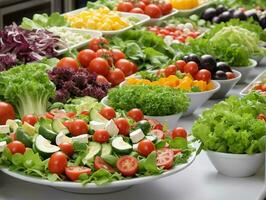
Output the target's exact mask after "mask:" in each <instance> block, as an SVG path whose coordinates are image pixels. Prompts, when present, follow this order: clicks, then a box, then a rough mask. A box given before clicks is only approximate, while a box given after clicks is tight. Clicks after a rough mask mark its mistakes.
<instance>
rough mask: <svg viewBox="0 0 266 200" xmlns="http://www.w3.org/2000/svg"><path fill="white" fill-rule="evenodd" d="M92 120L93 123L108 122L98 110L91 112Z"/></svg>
mask: <svg viewBox="0 0 266 200" xmlns="http://www.w3.org/2000/svg"><path fill="white" fill-rule="evenodd" d="M90 120H91V121H97V122H102V123H105V124H106V123H107V122H108V120H107V119H106V118H104V117H103V116H102V115H101V114H100V113H99V112H98V111H97V110H96V109H94V108H93V109H91V112H90Z"/></svg>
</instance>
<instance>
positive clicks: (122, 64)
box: [115, 59, 134, 76]
mask: <svg viewBox="0 0 266 200" xmlns="http://www.w3.org/2000/svg"><path fill="white" fill-rule="evenodd" d="M115 67H116V68H118V69H120V70H121V71H122V72H124V74H125V76H129V75H131V74H132V73H133V67H134V63H132V62H131V61H129V60H127V59H120V60H118V61H117V62H116V63H115Z"/></svg>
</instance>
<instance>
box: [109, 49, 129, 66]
mask: <svg viewBox="0 0 266 200" xmlns="http://www.w3.org/2000/svg"><path fill="white" fill-rule="evenodd" d="M112 57H113V59H114V62H115V63H116V62H117V61H118V60H120V59H125V58H126V55H125V54H124V53H123V52H122V51H120V50H119V49H113V50H112Z"/></svg>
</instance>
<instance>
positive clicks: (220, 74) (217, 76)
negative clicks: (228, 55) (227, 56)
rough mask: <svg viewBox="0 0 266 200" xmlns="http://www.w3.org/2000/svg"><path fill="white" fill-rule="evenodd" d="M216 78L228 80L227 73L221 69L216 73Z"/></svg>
mask: <svg viewBox="0 0 266 200" xmlns="http://www.w3.org/2000/svg"><path fill="white" fill-rule="evenodd" d="M214 79H215V80H226V79H227V76H226V73H225V72H223V71H221V70H219V71H217V72H216V73H215V75H214Z"/></svg>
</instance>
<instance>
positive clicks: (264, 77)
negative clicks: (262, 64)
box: [240, 70, 266, 96]
mask: <svg viewBox="0 0 266 200" xmlns="http://www.w3.org/2000/svg"><path fill="white" fill-rule="evenodd" d="M262 80H266V70H265V71H264V72H262V73H261V74H259V75H258V76H257V77H256V78H255V79H254V80H253V81H252V82H251V83H250V84H248V85H247V86H246V87H245V88H244V89H243V90H242V91H241V92H240V95H241V96H245V95H248V94H249V93H250V91H251V89H252V88H253V86H254V84H256V83H257V82H260V81H262ZM264 94H266V93H264Z"/></svg>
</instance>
